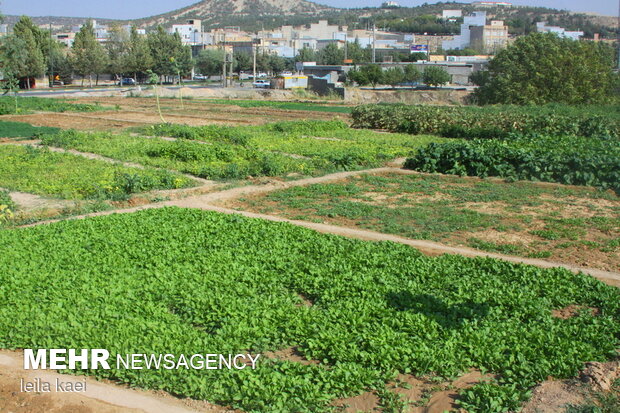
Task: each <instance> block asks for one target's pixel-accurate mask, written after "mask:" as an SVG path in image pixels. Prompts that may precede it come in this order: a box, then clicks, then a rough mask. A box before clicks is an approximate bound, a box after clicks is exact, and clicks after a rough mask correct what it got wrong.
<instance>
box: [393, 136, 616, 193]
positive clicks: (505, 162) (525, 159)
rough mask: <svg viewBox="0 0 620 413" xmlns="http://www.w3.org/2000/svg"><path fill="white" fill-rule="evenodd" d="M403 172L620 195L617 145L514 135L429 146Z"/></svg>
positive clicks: (589, 139) (610, 141)
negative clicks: (495, 179)
mask: <svg viewBox="0 0 620 413" xmlns="http://www.w3.org/2000/svg"><path fill="white" fill-rule="evenodd" d="M405 168H409V169H414V170H417V171H422V172H439V173H446V174H456V175H469V176H479V177H487V176H498V177H504V178H508V179H512V180H532V181H546V182H557V183H561V184H568V185H587V186H594V187H599V188H603V189H612V190H614V191H615V192H616V193H620V141H618V140H617V139H611V138H608V139H596V138H583V137H574V136H548V135H537V134H530V135H522V134H513V135H512V136H511V138H510V139H509V140H507V141H506V140H488V139H474V140H470V141H459V142H448V143H440V144H434V143H431V144H430V145H428V146H427V147H425V148H423V149H420V150H419V151H418V152H417V153H416V154H415V155H414V156H412V157H410V158H408V159H407V161H406V163H405Z"/></svg>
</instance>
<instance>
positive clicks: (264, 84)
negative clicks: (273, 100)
mask: <svg viewBox="0 0 620 413" xmlns="http://www.w3.org/2000/svg"><path fill="white" fill-rule="evenodd" d="M252 85H253V86H254V87H258V88H265V89H267V88H269V87H271V82H270V81H269V80H256V81H254V82H252Z"/></svg>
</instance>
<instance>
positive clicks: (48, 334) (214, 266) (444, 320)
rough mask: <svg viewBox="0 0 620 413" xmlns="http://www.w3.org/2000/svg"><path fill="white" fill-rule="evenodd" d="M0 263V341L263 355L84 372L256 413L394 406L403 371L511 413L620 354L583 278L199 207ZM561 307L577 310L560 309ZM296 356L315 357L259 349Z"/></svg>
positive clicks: (608, 320)
mask: <svg viewBox="0 0 620 413" xmlns="http://www.w3.org/2000/svg"><path fill="white" fill-rule="evenodd" d="M153 251H157V254H153ZM59 263H62V265H59ZM0 268H1V269H2V271H0V286H2V287H0V320H2V323H0V348H7V349H19V348H105V349H108V350H109V351H110V353H111V355H112V357H115V356H116V355H117V354H126V353H146V354H151V353H155V354H159V353H163V354H166V353H172V354H177V355H180V354H186V355H192V354H205V353H215V354H221V353H223V354H228V353H232V354H236V353H244V354H245V353H248V352H249V353H251V354H263V356H261V358H259V361H258V366H257V368H256V369H255V370H252V369H248V368H246V369H243V370H236V369H232V370H204V369H202V370H193V369H190V370H186V369H183V368H182V369H180V370H149V369H143V370H125V369H116V368H115V365H114V364H113V365H112V366H111V367H112V369H111V370H83V371H82V370H81V371H80V372H79V374H89V375H95V376H97V377H100V378H105V379H111V380H115V381H118V382H122V383H127V384H130V385H132V386H138V387H143V388H149V389H158V390H165V391H168V392H170V393H173V394H176V395H179V396H186V397H192V398H195V399H204V400H208V401H210V402H213V403H217V404H220V405H227V406H230V407H232V408H235V409H242V410H244V411H248V412H270V413H276V412H293V411H295V412H324V411H329V410H330V407H329V406H330V404H331V403H332V402H333V401H334V399H338V398H343V397H349V396H353V395H356V394H360V393H362V392H364V391H373V390H374V391H376V393H377V394H379V395H380V397H381V403H382V405H383V406H384V407H385V408H386V409H387V408H388V407H390V406H394V404H395V401H396V400H397V399H398V397H397V396H396V395H395V394H394V393H391V392H390V391H389V390H388V389H387V388H386V384H387V383H388V382H390V381H391V380H393V379H394V378H395V377H396V375H397V374H398V373H405V374H413V375H417V376H424V375H427V374H428V375H434V376H439V377H443V378H453V377H456V376H458V375H460V374H462V373H463V372H466V371H468V370H469V369H471V368H475V369H479V370H482V371H483V372H488V373H492V374H495V375H496V378H494V379H490V380H489V381H488V382H484V383H480V384H477V385H475V386H474V387H472V388H470V389H468V390H465V391H462V392H461V393H462V394H461V400H460V404H461V407H463V408H465V409H467V410H468V411H484V412H504V411H508V410H512V411H514V410H518V408H519V407H520V405H521V403H522V402H523V401H524V400H526V399H527V398H528V397H529V395H530V389H531V388H532V386H534V385H535V384H536V383H539V382H541V381H544V380H546V379H547V378H548V377H549V376H553V377H554V378H557V379H562V378H569V377H573V376H574V375H575V374H576V373H577V372H578V371H579V370H580V369H581V368H582V367H583V363H585V362H587V361H605V360H608V359H610V358H612V357H614V355H615V354H616V349H617V348H618V346H619V345H620V341H619V337H620V292H619V290H618V289H616V288H614V287H610V286H607V285H605V284H603V283H602V282H600V281H598V280H596V279H594V278H592V277H590V276H587V275H584V274H574V273H571V272H569V271H567V270H564V269H560V268H554V269H542V268H537V267H531V266H524V265H519V264H513V263H508V262H504V261H499V260H494V259H488V258H486V259H480V258H479V259H470V258H465V257H461V256H455V255H442V256H439V257H428V256H424V255H422V254H421V253H420V252H418V251H417V250H415V249H412V248H410V247H408V246H405V245H401V244H394V243H390V242H381V243H377V242H366V241H359V240H353V239H348V238H344V237H338V236H333V235H327V234H321V233H318V232H315V231H311V230H308V229H305V228H301V227H295V226H292V225H290V224H286V223H276V222H269V221H264V220H258V219H249V218H244V217H241V216H238V215H224V214H218V213H214V212H207V211H200V210H193V209H179V208H162V209H157V210H155V209H151V210H145V211H141V212H138V213H134V214H118V215H111V216H105V217H97V218H91V219H86V220H79V221H63V222H58V223H54V224H50V225H45V226H38V227H33V228H23V229H17V230H11V231H0ZM304 302H305V303H306V305H304ZM569 305H573V306H576V307H577V308H582V309H583V310H581V311H578V312H577V314H576V315H575V316H574V317H572V318H569V319H560V318H556V317H554V316H553V314H552V311H553V310H554V309H561V308H564V307H567V306H569ZM588 308H596V309H597V310H598V311H596V312H593V311H590V310H589V309H588ZM291 347H294V348H296V350H297V352H299V353H300V354H301V355H302V356H304V357H305V358H307V359H310V360H317V361H318V364H308V365H304V364H301V363H298V362H293V361H285V360H274V359H267V358H266V357H265V356H264V352H266V351H276V350H279V349H287V348H291ZM392 411H393V410H392Z"/></svg>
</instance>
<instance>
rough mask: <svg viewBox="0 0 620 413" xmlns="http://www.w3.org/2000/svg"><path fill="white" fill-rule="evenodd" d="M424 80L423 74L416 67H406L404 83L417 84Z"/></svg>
mask: <svg viewBox="0 0 620 413" xmlns="http://www.w3.org/2000/svg"><path fill="white" fill-rule="evenodd" d="M421 78H422V73H420V71H419V70H418V68H417V67H415V66H414V65H411V64H409V65H407V66H405V75H404V78H403V81H405V82H407V83H416V82H418V81H419V80H420V79H421Z"/></svg>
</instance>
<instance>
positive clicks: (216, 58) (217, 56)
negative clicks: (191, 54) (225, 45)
mask: <svg viewBox="0 0 620 413" xmlns="http://www.w3.org/2000/svg"><path fill="white" fill-rule="evenodd" d="M223 62H224V50H222V49H205V50H201V51H200V53H198V56H197V57H196V62H195V66H196V68H197V69H198V72H199V73H201V74H203V75H205V76H213V75H217V74H221V73H222V64H223Z"/></svg>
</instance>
